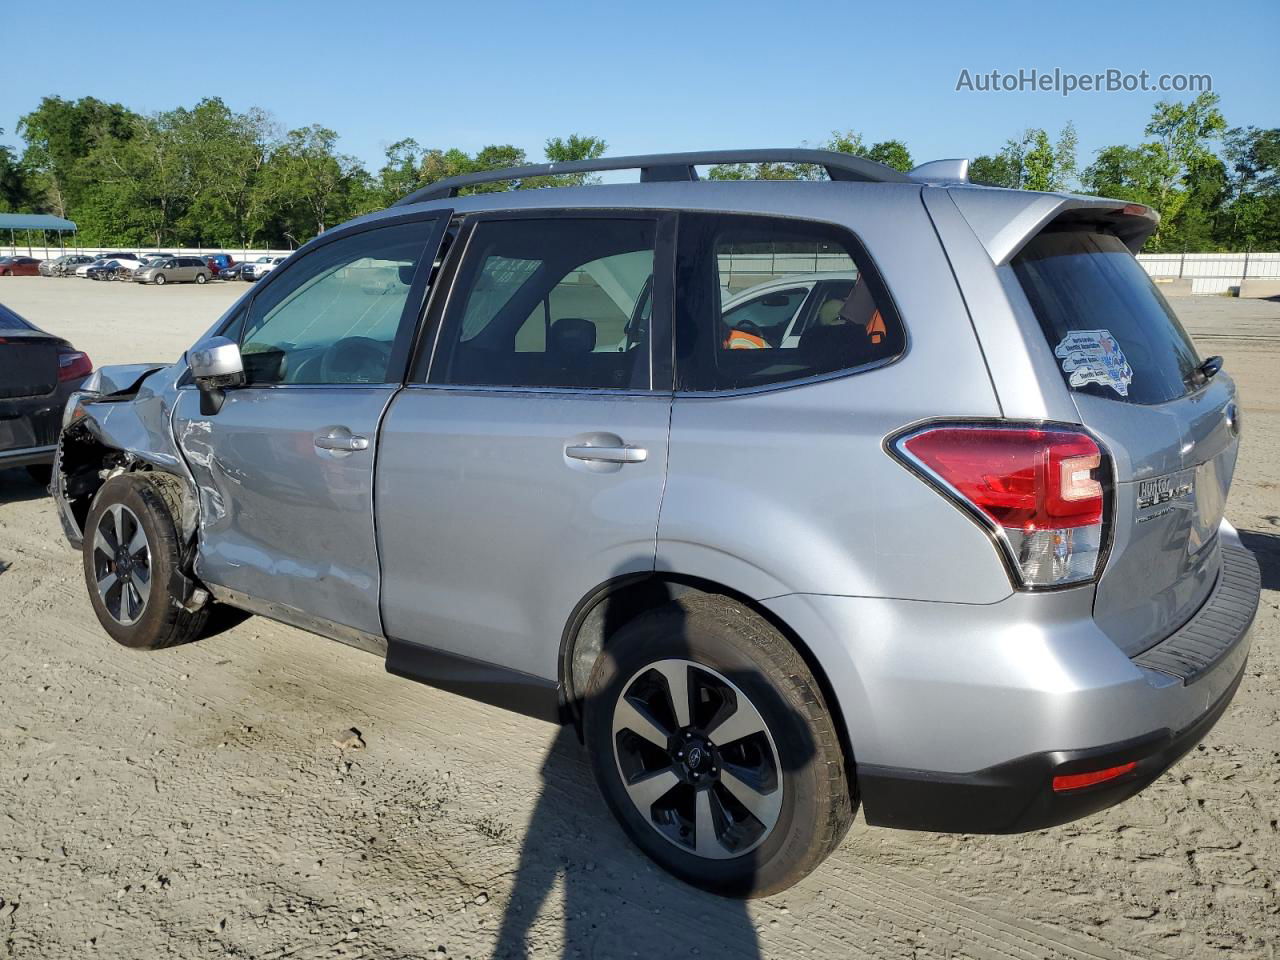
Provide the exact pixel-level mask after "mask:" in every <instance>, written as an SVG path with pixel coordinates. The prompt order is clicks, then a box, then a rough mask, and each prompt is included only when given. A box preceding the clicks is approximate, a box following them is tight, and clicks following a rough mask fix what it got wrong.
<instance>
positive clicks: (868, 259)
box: [671, 210, 912, 400]
mask: <svg viewBox="0 0 1280 960" xmlns="http://www.w3.org/2000/svg"><path fill="white" fill-rule="evenodd" d="M687 215H688V216H690V217H718V218H730V217H732V218H735V219H743V220H756V221H760V220H768V221H773V222H776V223H778V224H781V225H785V226H786V227H788V228H789V229H792V230H794V229H803V228H806V227H813V228H816V230H817V231H820V232H825V233H827V234H832V235H839V236H840V238H841V242H842V243H844V244H845V246H846V248H847V249H848V251H849V255H850V258H851V259H852V260H853V263H854V266H855V267H856V268H857V269H858V272H859V274H860V275H862V276H865V277H866V278H867V283H868V285H870V286H871V295H872V298H873V299H874V300H875V303H876V306H877V307H878V308H879V309H880V311H881V313H882V314H883V315H884V319H885V322H886V323H887V322H889V320H890V319H892V320H894V321H896V322H897V324H898V326H899V327H900V328H901V330H902V349H901V350H899V351H898V352H897V353H896V354H894V355H893V356H891V357H885V358H883V359H880V360H873V361H871V362H870V363H863V364H859V365H858V366H856V367H843V368H841V369H839V370H831V371H828V372H826V373H816V374H813V375H812V376H808V377H796V378H795V379H793V380H779V381H775V382H772V383H761V384H755V385H752V386H747V387H730V388H725V389H722V390H688V389H680V388H679V387H677V388H676V389H675V390H674V396H675V397H676V398H677V399H684V400H689V399H714V398H718V397H738V396H753V395H755V394H761V393H776V392H777V391H779V390H790V389H793V388H795V387H804V386H809V385H811V384H816V383H825V382H827V381H828V380H842V379H844V378H845V377H856V376H858V375H859V374H863V373H870V372H872V371H874V370H880V369H882V368H884V367H888V366H892V365H893V364H895V363H898V362H899V361H901V360H903V359H904V358H906V357H908V356H909V355H910V354H911V348H912V337H911V329H910V327H908V326H907V323H906V321H905V320H903V318H902V311H901V310H899V309H898V302H897V300H896V299H895V298H894V296H893V291H892V290H890V288H889V285H888V284H887V283H885V280H884V274H883V273H882V272H881V270H880V265H879V264H878V263H876V260H875V258H874V257H873V256H872V255H871V251H870V250H869V249H868V248H867V245H866V244H865V243H864V242H863V241H862V237H861V236H860V235H859V234H858V232H857V231H856V230H854V229H853V228H852V227H849V226H846V225H845V224H842V223H836V222H834V221H831V220H816V219H814V218H812V217H796V216H789V215H781V214H773V213H756V212H751V211H739V210H690V211H688V212H687ZM686 229H687V228H686V227H685V226H684V225H683V224H682V225H681V229H680V232H679V235H678V237H677V248H676V258H675V261H674V262H673V264H672V268H673V274H672V275H673V277H674V276H675V275H676V271H678V269H679V264H680V247H679V242H680V240H681V239H682V238H684V237H685V236H687V234H686V232H685V231H686ZM814 289H817V288H816V286H815V288H814ZM811 295H812V294H811ZM672 323H673V328H672V336H671V349H672V361H673V370H672V374H673V383H674V382H675V381H674V376H675V374H676V373H677V371H676V370H675V369H674V361H675V356H676V353H675V351H676V331H675V328H674V323H675V315H674V311H673V314H672Z"/></svg>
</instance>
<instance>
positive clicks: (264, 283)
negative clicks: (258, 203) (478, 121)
mask: <svg viewBox="0 0 1280 960" xmlns="http://www.w3.org/2000/svg"><path fill="white" fill-rule="evenodd" d="M452 217H453V210H452V208H448V207H446V208H440V209H436V208H433V209H431V210H417V211H412V212H409V213H405V214H400V215H397V216H391V217H378V218H376V219H372V220H365V221H360V222H356V223H351V224H344V225H342V226H338V227H334V228H333V229H332V230H327V231H325V232H324V233H322V234H320V236H318V237H314V238H313V239H311V240H309V241H307V242H306V243H304V244H303V245H302V246H301V247H299V248H298V249H297V250H295V251H294V252H293V253H291V254H289V255H288V257H287V258H286V259H285V262H284V263H282V264H280V266H278V267H276V268H275V269H274V270H271V271H270V272H268V273H267V275H266V276H265V277H263V278H262V279H261V280H259V281H258V282H257V283H256V284H254V287H253V289H252V290H250V291H249V294H248V296H246V297H245V299H244V301H243V302H242V303H240V304H239V305H238V306H237V307H236V308H235V309H233V310H232V311H231V312H230V313H229V315H228V316H227V318H226V319H225V320H223V321H222V323H220V324H219V325H218V328H217V330H216V332H215V333H214V336H227V334H228V331H230V330H232V329H233V328H234V327H235V326H237V325H238V324H240V323H242V322H243V321H245V320H247V318H248V316H249V314H250V313H251V312H252V310H253V307H254V304H255V303H256V302H257V299H258V297H260V296H262V292H263V291H264V290H269V289H270V288H271V284H273V283H279V282H280V277H282V276H287V275H288V271H290V270H294V269H297V265H298V264H299V263H302V262H303V261H304V260H305V259H306V256H309V255H310V254H312V253H314V252H315V251H316V250H319V249H320V248H322V247H324V246H327V245H328V244H330V243H337V242H338V241H340V240H346V239H348V238H350V237H354V236H357V235H359V234H362V233H368V232H369V231H371V230H380V229H383V228H384V227H397V226H401V225H403V224H406V223H415V222H418V221H423V220H427V221H435V226H434V227H433V228H432V229H431V230H430V231H428V232H427V233H426V234H425V236H424V239H423V247H422V251H423V252H422V256H421V257H420V258H419V260H418V264H417V266H416V267H415V268H414V271H413V280H412V282H410V284H409V292H408V294H407V295H406V296H405V302H404V307H403V308H402V309H401V311H400V322H399V325H398V326H397V328H396V336H395V339H394V340H393V341H392V343H391V356H390V358H389V359H388V360H387V376H386V379H385V380H383V381H382V383H357V384H337V383H310V384H307V383H301V384H279V383H249V384H245V386H244V387H242V388H239V389H244V390H260V389H266V388H270V389H276V388H280V387H316V388H327V387H342V386H356V387H380V386H387V385H388V384H390V385H403V384H404V383H405V382H406V378H407V377H408V375H409V361H410V359H411V354H412V353H413V349H414V345H415V344H416V342H417V339H418V335H419V328H420V327H421V326H422V322H423V313H424V308H425V306H426V302H425V301H427V300H428V299H431V298H430V297H429V294H430V293H431V292H432V291H433V290H434V289H435V287H436V286H438V283H437V284H435V285H433V286H432V287H431V289H428V288H427V283H428V282H429V280H430V278H431V270H432V268H433V267H434V265H435V261H436V257H437V256H438V255H439V253H440V245H441V244H442V243H443V241H444V236H445V233H446V231H447V230H448V227H449V223H450V222H451V220H452ZM304 255H306V256H304ZM443 273H444V271H443V270H442V271H441V278H443ZM233 339H235V340H236V343H237V345H238V344H239V342H240V341H239V336H238V335H237V336H236V337H234V338H233Z"/></svg>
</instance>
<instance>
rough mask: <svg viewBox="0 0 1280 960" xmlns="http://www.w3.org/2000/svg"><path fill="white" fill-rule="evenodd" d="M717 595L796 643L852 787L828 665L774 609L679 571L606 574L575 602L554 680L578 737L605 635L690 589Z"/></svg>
mask: <svg viewBox="0 0 1280 960" xmlns="http://www.w3.org/2000/svg"><path fill="white" fill-rule="evenodd" d="M691 594H693V595H699V596H713V597H722V598H723V599H725V600H728V601H731V602H733V603H737V604H739V605H741V606H743V607H745V608H746V609H748V610H750V611H751V612H752V613H754V614H756V615H757V616H759V617H761V618H763V619H764V620H765V621H766V622H767V623H769V625H770V626H772V627H774V629H776V630H777V631H778V632H779V633H781V634H782V635H783V636H784V637H785V638H786V639H787V642H788V643H790V644H791V646H792V647H794V648H795V650H796V652H797V653H799V654H800V656H801V658H802V659H803V660H804V662H805V665H806V666H807V667H808V668H809V671H810V672H811V673H812V674H813V676H814V679H815V680H817V682H818V686H819V688H820V689H821V690H822V696H823V699H824V700H825V701H826V704H827V709H828V710H830V711H831V717H832V722H833V724H834V726H835V729H836V735H837V736H838V737H839V739H840V749H841V751H842V752H843V754H844V757H845V771H846V776H848V777H849V780H850V787H851V788H852V787H853V775H852V771H853V758H854V753H853V747H852V743H851V741H850V739H849V731H848V727H847V724H846V723H845V719H844V714H843V711H842V709H841V706H840V699H839V697H837V696H836V693H835V689H834V688H833V687H832V685H831V681H830V678H829V677H828V676H827V671H826V670H825V669H824V668H823V666H822V663H821V662H820V661H819V659H818V657H817V656H816V655H815V653H814V651H813V649H812V648H811V647H810V646H809V644H807V643H806V642H805V640H804V638H803V637H802V636H800V634H799V633H798V632H797V631H796V630H794V629H793V628H792V627H791V626H790V624H788V623H786V622H785V621H784V620H783V619H782V618H781V617H779V616H778V615H777V614H776V613H775V612H774V611H772V610H770V609H769V608H768V607H766V606H764V605H763V604H761V603H759V602H758V601H756V600H753V599H752V598H751V597H749V596H747V595H746V594H744V593H742V592H741V591H738V590H735V589H733V588H732V587H730V586H727V585H725V584H723V583H718V582H716V581H714V580H707V579H704V578H701V577H693V576H686V575H683V574H678V573H670V572H662V571H659V572H655V573H641V574H627V575H623V576H619V577H614V578H612V579H610V580H606V581H604V582H603V583H601V584H599V585H598V586H596V587H595V588H594V589H593V590H591V591H590V592H589V593H587V595H586V596H584V597H583V598H582V599H581V600H580V601H579V602H578V605H577V606H576V607H575V608H574V610H573V613H572V614H571V615H570V617H569V619H568V621H567V622H566V623H565V627H564V631H563V634H562V636H561V640H560V656H559V682H560V690H561V695H562V697H563V700H564V715H565V717H566V719H567V720H568V722H571V723H572V724H573V726H574V728H575V730H576V731H577V733H578V737H579V739H581V738H582V710H581V700H580V691H581V690H583V689H584V688H585V687H586V684H587V680H588V678H589V677H590V675H591V669H592V667H593V666H594V665H595V661H596V658H597V657H598V656H599V655H600V653H601V651H602V650H603V649H604V644H605V640H606V638H607V637H608V636H609V635H610V634H611V633H613V632H614V631H615V630H617V629H618V628H619V627H621V626H622V625H623V624H625V623H627V622H629V621H630V620H633V619H635V618H636V617H638V616H640V615H641V614H643V613H645V612H646V611H648V610H652V609H655V608H656V607H660V606H662V605H663V604H666V603H670V602H671V601H673V600H677V599H679V598H680V597H682V596H689V595H691Z"/></svg>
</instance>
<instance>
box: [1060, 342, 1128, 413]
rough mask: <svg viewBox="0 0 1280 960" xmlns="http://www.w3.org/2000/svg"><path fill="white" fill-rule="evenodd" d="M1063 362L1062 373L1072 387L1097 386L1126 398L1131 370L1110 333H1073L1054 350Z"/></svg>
mask: <svg viewBox="0 0 1280 960" xmlns="http://www.w3.org/2000/svg"><path fill="white" fill-rule="evenodd" d="M1053 352H1054V354H1056V355H1057V356H1058V357H1061V358H1062V372H1063V373H1066V374H1069V375H1070V381H1069V382H1070V384H1071V386H1073V387H1083V386H1084V385H1085V384H1086V383H1100V384H1102V385H1103V386H1105V387H1111V388H1112V389H1114V390H1115V392H1116V393H1118V394H1120V396H1122V397H1127V396H1128V395H1129V384H1131V383H1133V367H1131V366H1129V361H1128V360H1126V359H1125V358H1124V351H1123V350H1121V349H1120V344H1119V343H1117V342H1116V338H1115V337H1113V336H1112V335H1111V331H1110V330H1073V331H1072V332H1071V333H1069V334H1067V335H1066V336H1065V337H1063V338H1062V342H1061V343H1059V344H1058V345H1057V346H1056V347H1055V348H1054V350H1053Z"/></svg>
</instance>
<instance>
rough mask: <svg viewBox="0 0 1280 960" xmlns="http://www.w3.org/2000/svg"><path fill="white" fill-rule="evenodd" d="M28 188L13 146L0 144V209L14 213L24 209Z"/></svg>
mask: <svg viewBox="0 0 1280 960" xmlns="http://www.w3.org/2000/svg"><path fill="white" fill-rule="evenodd" d="M3 133H4V130H3V129H0V134H3ZM28 189H29V188H28V185H27V177H26V173H25V171H24V170H23V169H22V165H21V164H20V163H19V162H18V158H17V156H16V155H15V154H14V152H13V148H12V147H7V146H3V145H0V210H2V211H4V212H6V213H16V212H18V211H20V210H24V209H26V205H27V203H28V200H29V197H28Z"/></svg>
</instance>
